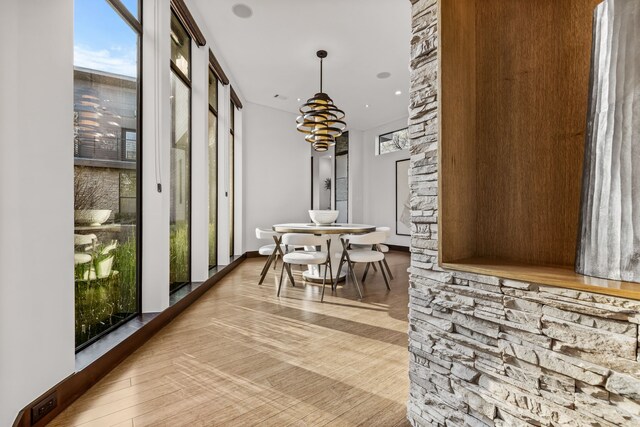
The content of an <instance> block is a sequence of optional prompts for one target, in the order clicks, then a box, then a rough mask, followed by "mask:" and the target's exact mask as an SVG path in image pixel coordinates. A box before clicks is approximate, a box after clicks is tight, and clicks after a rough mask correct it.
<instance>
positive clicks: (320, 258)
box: [278, 233, 333, 302]
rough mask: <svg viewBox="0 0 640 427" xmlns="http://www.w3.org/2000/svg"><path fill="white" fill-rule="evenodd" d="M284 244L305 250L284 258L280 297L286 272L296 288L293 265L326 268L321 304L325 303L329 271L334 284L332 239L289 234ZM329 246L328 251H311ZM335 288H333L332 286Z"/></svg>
mask: <svg viewBox="0 0 640 427" xmlns="http://www.w3.org/2000/svg"><path fill="white" fill-rule="evenodd" d="M282 244H283V245H285V246H304V247H305V250H302V251H292V252H289V253H287V254H285V255H284V256H283V257H282V261H283V262H282V271H281V272H280V283H279V284H278V296H280V289H281V288H282V279H283V276H284V270H285V269H286V270H287V273H288V274H289V280H290V281H291V285H293V286H295V281H294V280H293V275H292V274H291V267H290V265H291V264H295V265H317V266H324V267H325V268H324V276H323V279H322V296H321V297H320V302H322V301H324V288H325V285H326V283H327V270H328V271H329V280H330V281H331V282H333V270H332V269H331V239H330V238H329V237H328V236H326V235H325V236H316V235H313V234H295V233H287V234H284V235H283V236H282ZM324 244H326V245H327V250H326V251H322V250H311V249H310V248H317V247H322V245H324ZM332 288H333V286H332Z"/></svg>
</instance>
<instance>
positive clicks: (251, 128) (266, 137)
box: [242, 103, 311, 251]
mask: <svg viewBox="0 0 640 427" xmlns="http://www.w3.org/2000/svg"><path fill="white" fill-rule="evenodd" d="M243 117H244V118H243V132H244V138H243V139H244V163H243V168H242V174H243V181H244V199H243V203H244V223H245V228H244V230H245V250H246V251H255V250H257V249H258V248H259V247H260V246H261V245H264V244H267V243H271V242H265V241H258V240H257V239H256V237H255V228H256V227H271V226H272V225H273V224H277V223H283V222H308V221H309V214H308V212H307V211H308V210H309V204H310V198H311V194H310V191H311V166H310V163H311V162H310V158H311V151H310V146H309V144H308V143H307V142H306V141H305V140H304V135H303V134H301V133H300V132H298V131H297V130H296V116H295V114H291V113H286V112H283V111H280V110H275V109H273V108H269V107H264V106H261V105H257V104H252V103H246V104H245V108H244V114H243Z"/></svg>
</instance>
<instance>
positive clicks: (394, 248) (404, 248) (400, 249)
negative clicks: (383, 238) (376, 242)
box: [385, 243, 411, 252]
mask: <svg viewBox="0 0 640 427" xmlns="http://www.w3.org/2000/svg"><path fill="white" fill-rule="evenodd" d="M385 245H387V246H389V249H391V250H392V251H398V252H411V251H410V250H409V247H408V246H398V245H389V244H388V243H385Z"/></svg>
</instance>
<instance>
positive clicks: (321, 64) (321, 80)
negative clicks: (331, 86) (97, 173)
mask: <svg viewBox="0 0 640 427" xmlns="http://www.w3.org/2000/svg"><path fill="white" fill-rule="evenodd" d="M320 93H322V58H320Z"/></svg>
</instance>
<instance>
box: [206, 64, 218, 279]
mask: <svg viewBox="0 0 640 427" xmlns="http://www.w3.org/2000/svg"><path fill="white" fill-rule="evenodd" d="M209 52H211V51H209ZM209 68H210V70H209V72H210V73H211V74H213V78H214V79H215V87H216V105H215V106H213V105H211V102H210V101H211V94H210V93H207V95H209V96H208V97H207V106H208V107H209V112H210V113H211V114H213V115H214V116H215V118H216V128H215V130H214V132H215V133H216V171H215V176H216V197H215V210H216V241H215V247H216V258H217V255H218V254H217V248H218V240H219V239H218V235H219V233H218V230H219V227H218V213H219V212H218V192H219V190H220V186H219V185H218V172H219V165H218V146H219V141H218V139H219V138H218V130H219V129H218V128H219V124H220V122H219V117H218V108H219V105H220V91H219V90H218V84H219V83H220V80H219V79H218V76H217V75H216V72H215V69H214V68H213V64H212V63H211V62H210V63H209ZM210 90H211V84H209V86H208V87H207V92H209V91H210ZM207 166H208V168H209V169H210V168H211V161H210V160H209V164H208V165H207ZM209 173H211V171H209ZM209 184H211V183H209ZM209 194H211V189H209ZM209 209H211V201H209ZM209 244H210V242H209ZM217 265H218V262H217V259H216V263H215V264H213V265H212V264H211V257H209V270H211V269H212V268H215V267H216V266H217Z"/></svg>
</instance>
